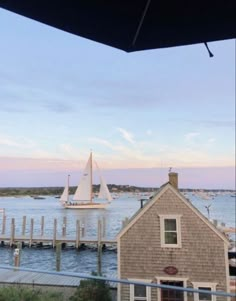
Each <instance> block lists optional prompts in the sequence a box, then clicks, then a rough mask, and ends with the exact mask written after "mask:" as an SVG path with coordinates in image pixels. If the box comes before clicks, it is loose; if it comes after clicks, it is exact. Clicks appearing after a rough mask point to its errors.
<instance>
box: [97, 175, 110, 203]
mask: <svg viewBox="0 0 236 301" xmlns="http://www.w3.org/2000/svg"><path fill="white" fill-rule="evenodd" d="M98 198H99V199H106V200H108V201H109V202H111V200H112V196H111V194H110V192H109V189H108V187H107V184H106V182H105V179H104V178H103V176H101V175H100V190H99V194H98Z"/></svg>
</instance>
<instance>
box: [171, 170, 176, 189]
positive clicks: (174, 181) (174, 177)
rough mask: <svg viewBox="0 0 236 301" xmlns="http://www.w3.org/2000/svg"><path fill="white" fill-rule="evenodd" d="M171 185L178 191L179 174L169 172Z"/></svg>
mask: <svg viewBox="0 0 236 301" xmlns="http://www.w3.org/2000/svg"><path fill="white" fill-rule="evenodd" d="M169 183H170V184H171V185H172V186H173V187H174V188H175V189H178V174H177V173H176V172H169Z"/></svg>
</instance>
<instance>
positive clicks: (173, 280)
mask: <svg viewBox="0 0 236 301" xmlns="http://www.w3.org/2000/svg"><path fill="white" fill-rule="evenodd" d="M117 243H118V277H119V278H122V279H128V280H132V281H143V282H149V283H151V282H155V283H159V284H166V285H173V286H181V287H190V288H196V289H203V290H212V291H216V290H221V291H225V292H229V263H228V245H229V242H228V239H227V238H226V237H225V236H224V235H223V234H222V233H221V232H220V231H219V230H218V229H216V227H215V226H214V225H213V224H212V223H211V222H210V221H209V220H208V219H207V218H206V217H205V216H203V215H202V214H201V213H200V212H199V211H198V210H197V209H196V208H195V207H194V206H193V205H192V204H191V203H190V201H189V200H187V199H186V198H185V197H184V196H183V195H182V194H181V193H180V192H179V190H178V175H177V173H173V172H172V173H170V174H169V182H168V183H166V184H165V185H163V186H162V187H161V188H160V189H159V190H158V192H157V193H156V194H155V195H154V196H153V197H152V199H150V200H149V201H148V202H147V203H146V204H145V205H144V206H143V208H141V209H140V210H139V211H138V212H137V213H136V214H135V215H134V216H133V217H132V218H131V219H130V220H129V222H128V224H127V225H126V226H125V227H124V228H123V229H122V230H121V232H120V233H119V234H118V236H117ZM175 292H177V291H175ZM217 298H218V297H215V296H213V295H207V294H204V293H203V294H200V293H199V294H194V296H193V295H191V294H186V293H178V292H177V293H173V292H172V293H171V292H170V291H169V292H168V290H165V291H162V292H161V290H160V289H156V288H150V287H145V286H140V285H130V286H128V285H120V286H119V287H118V300H119V301H137V300H142V301H153V300H155V301H156V300H158V301H169V300H171V301H176V300H178V301H187V300H194V301H202V300H207V301H215V300H216V299H217Z"/></svg>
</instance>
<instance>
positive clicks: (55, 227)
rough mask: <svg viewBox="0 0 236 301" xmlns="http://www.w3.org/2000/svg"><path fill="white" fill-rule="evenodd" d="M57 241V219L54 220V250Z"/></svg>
mask: <svg viewBox="0 0 236 301" xmlns="http://www.w3.org/2000/svg"><path fill="white" fill-rule="evenodd" d="M56 240H57V219H56V218H54V227H53V242H52V247H53V248H55V245H56Z"/></svg>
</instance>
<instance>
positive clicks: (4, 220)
mask: <svg viewBox="0 0 236 301" xmlns="http://www.w3.org/2000/svg"><path fill="white" fill-rule="evenodd" d="M5 231H6V215H5V214H4V215H3V216H2V234H5Z"/></svg>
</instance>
